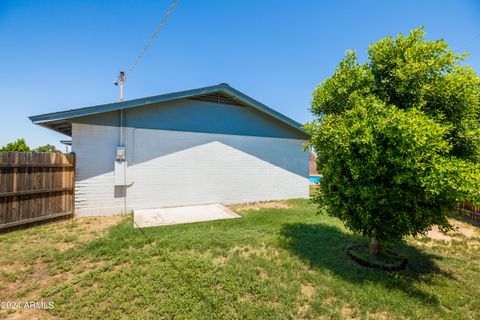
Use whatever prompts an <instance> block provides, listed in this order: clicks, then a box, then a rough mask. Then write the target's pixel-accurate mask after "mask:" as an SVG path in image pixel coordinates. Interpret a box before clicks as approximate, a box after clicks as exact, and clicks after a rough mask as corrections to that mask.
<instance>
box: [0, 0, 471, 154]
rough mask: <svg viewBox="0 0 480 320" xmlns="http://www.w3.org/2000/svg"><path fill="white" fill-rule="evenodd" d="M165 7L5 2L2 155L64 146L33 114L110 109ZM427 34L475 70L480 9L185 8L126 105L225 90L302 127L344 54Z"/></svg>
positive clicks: (136, 78)
mask: <svg viewBox="0 0 480 320" xmlns="http://www.w3.org/2000/svg"><path fill="white" fill-rule="evenodd" d="M170 4H171V2H170V1H166V0H156V1H138V0H137V1H132V0H128V1H127V0H125V1H124V0H101V1H99V0H82V1H75V0H71V1H69V0H63V1H60V0H57V1H47V0H43V1H40V0H36V1H23V0H1V1H0V70H1V76H0V94H1V100H0V101H1V105H0V108H1V113H0V145H4V144H6V143H7V142H9V141H12V140H14V139H16V138H19V137H24V138H26V139H27V142H28V143H29V144H30V145H32V146H38V145H42V144H46V143H51V144H55V145H57V146H59V143H58V141H59V140H60V139H64V138H66V137H65V136H62V135H61V134H57V133H55V132H52V131H49V130H47V129H45V128H41V127H38V126H35V125H33V124H31V123H30V121H29V120H28V119H27V116H29V115H35V114H41V113H46V112H52V111H59V110H64V109H71V108H77V107H84V106H90V105H96V104H103V103H109V102H113V101H117V100H118V88H117V87H115V86H113V81H114V80H115V79H116V76H117V74H118V72H119V70H121V69H127V68H128V67H130V66H131V64H133V62H134V61H135V59H136V57H137V56H138V54H139V53H140V51H141V49H142V48H143V47H144V46H145V44H146V43H147V42H148V40H149V39H150V36H151V35H152V33H153V31H154V29H155V28H156V26H157V25H158V24H159V22H160V20H161V19H162V17H163V15H164V14H165V12H166V11H167V9H168V8H169V6H170ZM421 25H423V26H425V31H426V32H427V38H429V39H438V38H443V39H445V40H446V41H447V42H448V43H449V44H450V46H451V48H452V49H453V50H454V51H457V52H460V51H462V52H463V51H466V52H469V53H471V56H470V57H469V58H468V59H467V63H468V64H470V65H471V66H472V67H473V68H474V69H475V70H476V71H477V73H479V72H480V1H479V0H476V1H474V0H472V1H458V0H451V1H446V0H443V1H442V0H436V1H429V0H423V1H419V0H417V1H413V0H411V1H408V0H402V1H400V0H398V1H386V0H382V1H354V0H351V1H338V0H335V1H333V0H332V1H328V2H327V1H307V0H305V1H267V0H265V1H259V0H257V1H253V0H241V1H240V0H239V1H233V0H231V1H225V0H215V1H213V0H212V1H208V0H204V1H194V0H181V1H180V3H179V4H178V5H177V7H176V8H175V10H174V11H173V13H172V14H171V16H170V18H169V20H168V21H167V24H166V25H165V27H164V28H163V29H162V30H161V31H160V33H159V35H158V37H157V39H156V40H155V42H154V43H153V45H152V46H151V47H150V49H149V51H148V52H147V54H146V55H145V58H144V59H143V61H142V62H141V64H140V65H139V67H138V68H137V69H136V70H135V71H134V72H133V73H132V74H131V76H130V77H129V78H128V80H127V83H126V98H127V99H133V98H139V97H145V96H150V95H157V94H161V93H166V92H172V91H179V90H186V89H191V88H196V87H201V86H207V85H212V84H218V83H221V82H227V83H229V84H230V85H231V86H233V87H235V88H237V89H239V90H240V91H243V92H244V93H246V94H248V95H250V96H252V97H253V98H255V99H257V100H259V101H261V102H263V103H265V104H267V105H268V106H270V107H272V108H274V109H276V110H278V111H280V112H282V113H284V114H286V115H287V116H289V117H291V118H293V119H295V120H297V121H299V122H301V123H305V122H307V121H309V120H310V119H311V116H310V114H309V111H308V108H309V105H310V99H311V92H312V91H313V89H314V88H315V86H316V85H318V84H319V83H320V82H321V81H322V80H324V79H325V78H327V77H328V76H329V75H331V74H332V72H333V71H334V69H335V66H336V65H337V63H338V62H339V61H340V59H341V58H342V56H343V54H344V53H345V51H346V50H347V49H354V50H356V51H357V52H358V53H359V56H360V58H361V59H365V53H366V50H367V47H368V45H369V44H370V43H372V42H375V41H377V40H379V39H381V38H383V37H384V36H386V35H389V34H390V35H396V34H397V33H399V32H403V33H407V32H408V31H409V30H411V29H413V28H416V27H418V26H421Z"/></svg>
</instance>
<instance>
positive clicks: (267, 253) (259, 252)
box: [228, 243, 279, 259]
mask: <svg viewBox="0 0 480 320" xmlns="http://www.w3.org/2000/svg"><path fill="white" fill-rule="evenodd" d="M234 254H239V255H240V256H242V257H245V258H248V257H250V256H253V255H256V256H260V257H262V258H266V259H274V258H277V257H278V256H279V253H278V251H277V250H275V249H272V248H270V247H267V246H266V245H265V243H262V245H261V246H258V247H252V246H249V245H246V246H235V247H232V248H231V249H230V250H229V251H228V256H231V255H234Z"/></svg>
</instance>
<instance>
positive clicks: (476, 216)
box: [460, 201, 480, 222]
mask: <svg viewBox="0 0 480 320" xmlns="http://www.w3.org/2000/svg"><path fill="white" fill-rule="evenodd" d="M460 209H462V211H463V213H464V214H466V215H467V216H469V217H470V218H471V219H472V220H474V221H476V222H480V206H477V205H474V204H471V203H470V202H468V201H464V202H463V203H462V204H460Z"/></svg>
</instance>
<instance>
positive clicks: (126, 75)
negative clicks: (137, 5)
mask: <svg viewBox="0 0 480 320" xmlns="http://www.w3.org/2000/svg"><path fill="white" fill-rule="evenodd" d="M178 2H179V0H174V1H173V3H172V5H171V6H170V9H168V12H167V14H165V16H164V17H163V19H162V22H160V24H159V25H158V27H157V29H155V32H154V33H153V35H152V37H151V38H150V41H148V43H147V45H146V46H145V48H143V50H142V52H141V53H140V55H139V56H138V57H137V60H136V61H135V63H134V64H133V65H132V66H131V67H130V69H128V70H127V72H126V74H125V77H128V76H129V75H130V74H131V73H132V71H133V70H134V69H135V68H136V67H137V66H138V64H139V63H140V61H141V60H142V59H143V56H144V55H145V53H146V52H147V50H148V48H149V47H150V45H151V44H152V43H153V40H155V37H156V36H157V34H158V33H159V32H160V29H162V27H163V25H164V24H165V22H166V21H167V19H168V16H169V15H170V13H171V12H172V11H173V8H175V6H176V5H177V3H178Z"/></svg>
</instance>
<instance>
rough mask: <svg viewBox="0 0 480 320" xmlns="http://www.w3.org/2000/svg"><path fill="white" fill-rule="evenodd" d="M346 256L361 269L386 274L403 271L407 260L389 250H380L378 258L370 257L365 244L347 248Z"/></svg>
mask: <svg viewBox="0 0 480 320" xmlns="http://www.w3.org/2000/svg"><path fill="white" fill-rule="evenodd" d="M347 256H348V257H349V258H350V259H352V260H353V261H355V262H356V263H358V264H359V265H361V266H363V267H367V268H375V269H380V270H384V271H388V272H394V271H401V270H404V269H405V267H406V266H407V263H408V259H407V258H405V257H404V256H402V255H400V254H398V253H396V252H393V251H392V250H389V249H382V251H381V252H380V253H379V255H378V256H373V255H370V254H369V253H368V245H366V244H357V245H353V246H351V247H348V248H347Z"/></svg>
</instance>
